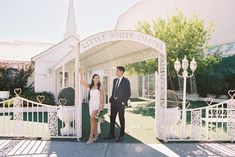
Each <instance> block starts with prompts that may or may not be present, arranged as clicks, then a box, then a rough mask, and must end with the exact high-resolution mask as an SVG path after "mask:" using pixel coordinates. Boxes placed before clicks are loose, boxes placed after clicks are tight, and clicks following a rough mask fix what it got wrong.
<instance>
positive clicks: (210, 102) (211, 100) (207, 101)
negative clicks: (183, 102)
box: [205, 98, 213, 106]
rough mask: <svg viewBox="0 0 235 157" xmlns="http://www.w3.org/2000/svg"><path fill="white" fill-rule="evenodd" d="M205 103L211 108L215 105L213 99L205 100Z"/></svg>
mask: <svg viewBox="0 0 235 157" xmlns="http://www.w3.org/2000/svg"><path fill="white" fill-rule="evenodd" d="M205 102H206V103H207V105H208V106H210V105H211V104H212V103H213V98H205Z"/></svg>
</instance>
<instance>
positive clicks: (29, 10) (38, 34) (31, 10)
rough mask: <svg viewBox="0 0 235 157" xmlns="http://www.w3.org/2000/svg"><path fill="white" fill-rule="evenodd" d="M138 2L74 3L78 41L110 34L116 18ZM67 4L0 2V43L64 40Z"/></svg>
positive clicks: (51, 0) (43, 0)
mask: <svg viewBox="0 0 235 157" xmlns="http://www.w3.org/2000/svg"><path fill="white" fill-rule="evenodd" d="M138 1H139V0H74V4H75V6H74V8H75V16H76V22H77V27H78V31H79V35H80V39H84V38H86V37H88V36H90V35H92V34H95V33H98V32H101V31H105V30H112V29H114V27H115V25H116V21H117V19H118V16H119V15H121V14H122V13H124V12H125V11H126V10H128V9H129V8H130V7H132V6H133V5H134V4H136V3H137V2H138ZM68 4H69V0H1V1H0V41H14V40H18V41H33V42H46V43H47V42H49V43H57V42H59V41H61V40H63V35H64V32H65V26H66V20H67V13H68Z"/></svg>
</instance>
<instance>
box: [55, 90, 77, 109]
mask: <svg viewBox="0 0 235 157" xmlns="http://www.w3.org/2000/svg"><path fill="white" fill-rule="evenodd" d="M59 99H66V101H67V103H66V104H64V105H65V106H74V104H75V102H74V99H75V90H74V89H73V88H71V87H67V88H64V89H62V90H61V92H60V93H59V95H58V100H59Z"/></svg>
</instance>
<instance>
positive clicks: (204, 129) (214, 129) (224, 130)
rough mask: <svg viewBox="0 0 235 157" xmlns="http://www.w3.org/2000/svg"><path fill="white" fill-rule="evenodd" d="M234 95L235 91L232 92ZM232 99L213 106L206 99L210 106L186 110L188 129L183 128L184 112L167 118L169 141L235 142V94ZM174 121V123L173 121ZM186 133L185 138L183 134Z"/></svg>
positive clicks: (180, 111) (207, 99)
mask: <svg viewBox="0 0 235 157" xmlns="http://www.w3.org/2000/svg"><path fill="white" fill-rule="evenodd" d="M232 91H233V93H234V92H235V90H232ZM229 93H230V94H229V95H230V99H229V100H227V101H224V102H221V103H218V104H213V105H212V103H213V99H212V98H206V99H205V101H206V103H207V105H208V106H206V107H200V108H195V109H186V128H183V127H182V110H176V111H174V113H171V115H169V116H166V117H167V120H166V125H165V128H166V129H165V131H166V140H167V141H232V142H233V141H234V140H235V99H234V98H235V93H234V94H233V95H231V93H232V92H231V90H230V91H229ZM172 120H173V121H172ZM183 129H185V132H186V135H184V136H183V134H182V132H184V130H183Z"/></svg>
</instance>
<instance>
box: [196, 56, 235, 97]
mask: <svg viewBox="0 0 235 157" xmlns="http://www.w3.org/2000/svg"><path fill="white" fill-rule="evenodd" d="M234 67H235V56H231V57H226V58H222V60H221V61H220V62H219V63H212V64H210V65H208V66H207V67H205V68H204V70H203V71H200V72H198V73H196V78H197V89H198V93H199V95H201V96H206V95H207V94H215V95H217V96H218V95H225V94H227V92H228V90H230V89H235V68H234Z"/></svg>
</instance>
